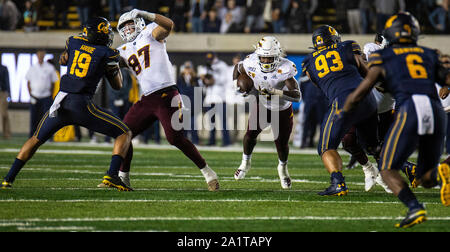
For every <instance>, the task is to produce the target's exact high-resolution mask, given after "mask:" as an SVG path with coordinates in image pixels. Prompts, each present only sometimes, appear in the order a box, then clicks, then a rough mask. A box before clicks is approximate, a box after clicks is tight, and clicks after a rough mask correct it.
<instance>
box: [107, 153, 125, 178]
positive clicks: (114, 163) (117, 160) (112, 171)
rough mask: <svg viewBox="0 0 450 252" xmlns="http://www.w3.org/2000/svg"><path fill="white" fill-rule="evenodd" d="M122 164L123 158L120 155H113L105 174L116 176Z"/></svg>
mask: <svg viewBox="0 0 450 252" xmlns="http://www.w3.org/2000/svg"><path fill="white" fill-rule="evenodd" d="M122 162H123V158H122V157H121V156H120V155H113V156H112V158H111V164H110V166H109V170H108V171H107V172H106V173H107V174H108V175H110V176H117V174H119V169H120V166H121V165H122Z"/></svg>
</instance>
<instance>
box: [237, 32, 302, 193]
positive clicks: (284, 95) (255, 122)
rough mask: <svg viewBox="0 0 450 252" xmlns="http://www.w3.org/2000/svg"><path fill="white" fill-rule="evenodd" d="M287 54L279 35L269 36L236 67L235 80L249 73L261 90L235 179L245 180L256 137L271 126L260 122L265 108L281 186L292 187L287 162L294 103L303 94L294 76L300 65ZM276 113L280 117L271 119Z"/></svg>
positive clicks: (258, 90) (256, 87) (255, 88)
mask: <svg viewBox="0 0 450 252" xmlns="http://www.w3.org/2000/svg"><path fill="white" fill-rule="evenodd" d="M283 56H284V53H283V50H282V48H281V45H280V42H279V41H278V40H277V39H276V38H275V37H272V36H266V37H263V38H262V39H261V40H260V41H259V42H258V44H257V45H256V50H255V52H254V53H252V54H250V55H248V56H247V57H246V58H245V60H244V61H242V62H240V63H239V64H237V65H236V66H235V69H234V72H233V79H234V80H235V83H237V78H238V76H239V75H240V74H245V75H247V76H248V77H250V78H251V79H252V80H253V90H257V93H256V102H252V103H251V104H250V106H251V107H250V115H249V119H248V126H247V132H246V134H245V136H244V139H243V149H244V152H243V154H242V162H241V165H240V166H239V168H238V169H237V170H236V172H235V174H234V178H235V179H236V180H239V179H243V178H244V177H245V175H246V174H247V173H248V172H249V170H250V168H251V157H252V152H253V149H254V147H255V145H256V139H257V137H258V135H259V134H260V133H261V132H262V130H263V129H264V128H265V127H267V126H269V125H261V123H260V121H262V120H260V117H261V111H265V114H266V115H267V117H268V120H267V121H268V123H270V125H271V126H272V131H273V133H274V138H275V146H276V148H277V153H278V167H277V170H278V175H279V178H280V182H281V187H282V188H283V189H289V188H291V186H292V185H291V178H290V176H289V172H288V166H287V163H288V156H289V145H288V144H289V137H290V135H291V132H292V125H293V115H294V114H293V110H292V102H298V101H299V100H300V97H301V94H300V90H299V87H298V83H297V81H296V80H295V78H294V77H295V75H296V74H297V68H296V66H295V64H294V63H293V62H292V61H290V60H288V59H286V58H284V57H283ZM236 88H237V87H236ZM254 94H255V93H254ZM261 106H263V107H261ZM274 113H276V114H274ZM274 116H275V117H278V120H275V119H273V120H271V118H273V117H274ZM255 126H256V127H255Z"/></svg>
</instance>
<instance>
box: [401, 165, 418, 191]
mask: <svg viewBox="0 0 450 252" xmlns="http://www.w3.org/2000/svg"><path fill="white" fill-rule="evenodd" d="M416 167H417V166H416V165H415V164H413V163H411V162H405V163H404V164H403V167H402V171H403V172H404V173H405V175H406V177H407V178H408V180H409V183H410V184H411V187H412V188H416V187H417V186H418V184H417V180H416Z"/></svg>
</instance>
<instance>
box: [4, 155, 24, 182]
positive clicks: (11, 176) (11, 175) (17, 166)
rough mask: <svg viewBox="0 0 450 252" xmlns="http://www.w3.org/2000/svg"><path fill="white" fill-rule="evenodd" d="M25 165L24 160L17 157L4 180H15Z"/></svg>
mask: <svg viewBox="0 0 450 252" xmlns="http://www.w3.org/2000/svg"><path fill="white" fill-rule="evenodd" d="M24 165H25V162H24V161H22V160H20V159H17V158H16V160H14V163H13V164H12V166H11V169H10V170H9V172H8V174H7V175H6V177H5V178H4V180H5V181H7V182H11V183H12V182H14V180H15V179H16V176H17V174H19V172H20V170H21V169H22V167H23V166H24Z"/></svg>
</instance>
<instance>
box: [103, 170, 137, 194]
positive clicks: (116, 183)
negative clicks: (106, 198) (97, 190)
mask: <svg viewBox="0 0 450 252" xmlns="http://www.w3.org/2000/svg"><path fill="white" fill-rule="evenodd" d="M102 183H103V184H105V185H106V186H110V187H114V188H117V190H119V191H133V188H131V187H128V186H127V185H125V184H124V183H123V182H122V180H121V179H120V178H119V176H117V175H116V176H111V175H108V174H107V175H105V176H103V181H102Z"/></svg>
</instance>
